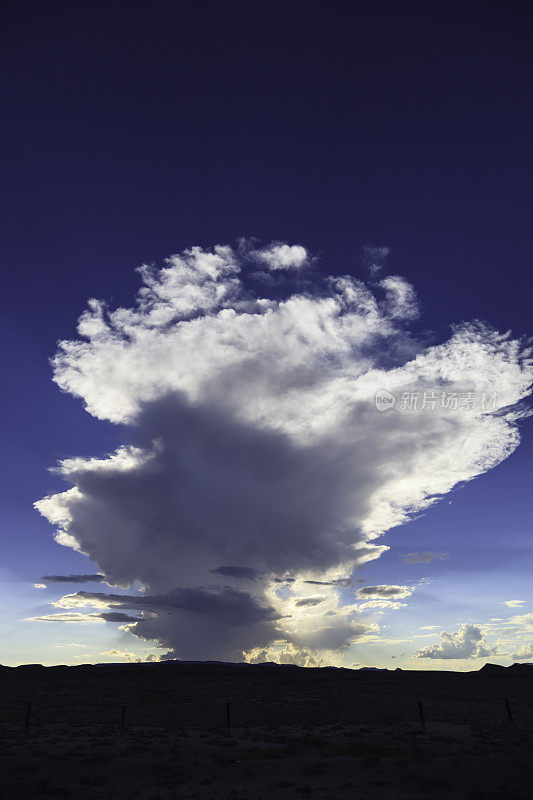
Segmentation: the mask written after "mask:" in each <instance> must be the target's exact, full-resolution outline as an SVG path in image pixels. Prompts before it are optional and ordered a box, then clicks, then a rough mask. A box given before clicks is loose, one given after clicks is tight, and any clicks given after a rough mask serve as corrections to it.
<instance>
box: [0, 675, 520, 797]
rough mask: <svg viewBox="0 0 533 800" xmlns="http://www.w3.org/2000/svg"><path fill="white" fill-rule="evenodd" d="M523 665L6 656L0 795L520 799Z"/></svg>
mask: <svg viewBox="0 0 533 800" xmlns="http://www.w3.org/2000/svg"><path fill="white" fill-rule="evenodd" d="M532 673H533V667H531V669H528V668H527V667H522V668H521V667H511V668H508V669H504V668H493V669H486V670H482V671H480V672H471V673H455V672H402V671H394V672H393V671H390V672H372V671H353V670H336V669H302V668H298V667H291V666H284V667H269V666H264V665H255V666H242V667H239V666H235V667H230V666H224V665H216V664H214V665H206V664H204V665H183V664H181V665H180V664H176V663H173V662H167V663H163V664H139V665H137V664H128V665H114V666H80V667H48V668H44V667H40V666H24V667H17V668H7V667H3V668H0V684H1V687H2V692H1V700H0V731H1V741H0V768H1V770H2V776H3V780H2V781H1V789H0V791H1V792H2V797H5V798H10V799H11V798H17V799H18V798H23V799H25V798H39V797H45V798H57V799H58V800H60V799H61V800H63V798H64V799H65V800H68V798H76V800H89V798H90V799H91V800H93V799H94V800H107V799H108V798H109V799H110V800H111V799H112V800H115V799H116V800H122V799H123V798H124V799H125V798H128V799H129V798H131V799H132V800H178V799H179V800H182V798H183V800H188V799H189V798H191V799H192V800H195V799H196V798H198V800H267V798H268V799H270V798H280V800H281V798H287V800H288V799H289V798H308V797H309V798H316V800H371V798H385V799H387V800H388V799H389V798H398V799H400V798H403V799H404V800H408V799H409V798H419V797H432V798H450V800H451V798H468V799H469V800H493V799H494V800H496V798H509V799H510V798H513V800H526V798H527V799H528V800H529V799H530V798H533V674H532ZM505 699H507V701H508V704H509V711H510V713H511V717H510V716H509V711H508V709H507V705H506V703H505ZM419 701H420V702H421V703H422V710H423V714H424V721H425V730H424V729H423V728H422V724H421V720H420V717H419V707H418V702H419ZM30 702H31V709H30V713H29V716H28V703H30ZM227 704H229V714H230V720H229V722H230V725H229V728H228V724H227V723H228V720H227V709H228V705H227Z"/></svg>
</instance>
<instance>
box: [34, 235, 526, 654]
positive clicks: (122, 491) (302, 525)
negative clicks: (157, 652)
mask: <svg viewBox="0 0 533 800" xmlns="http://www.w3.org/2000/svg"><path fill="white" fill-rule="evenodd" d="M295 247H296V248H298V247H300V246H299V245H296V246H295V245H293V246H292V247H289V246H288V245H282V244H280V243H275V244H274V245H272V246H271V247H269V248H263V249H262V250H258V249H253V248H251V246H248V249H247V246H246V245H245V244H241V245H240V247H239V248H237V249H236V250H234V249H232V248H230V247H227V246H219V247H216V248H215V249H214V250H213V252H205V251H203V250H202V249H201V248H198V247H197V248H192V249H191V250H188V251H185V252H184V253H183V254H181V255H174V256H172V257H171V258H170V259H168V260H167V262H166V264H165V266H164V267H163V269H162V270H159V271H158V270H156V269H154V268H148V267H143V268H142V269H141V271H140V272H141V276H142V278H143V281H144V287H143V288H142V289H141V291H140V293H139V296H138V298H137V302H136V304H135V305H134V306H133V307H132V308H119V309H116V310H114V311H113V310H110V309H108V308H107V307H106V305H105V304H104V303H103V302H100V301H97V300H91V301H90V303H89V309H88V310H87V311H86V312H85V313H84V314H83V315H82V317H81V318H80V321H79V326H78V333H79V338H78V339H76V340H73V341H64V342H61V344H60V348H59V352H58V353H57V355H56V357H55V359H54V380H55V381H56V383H57V384H58V385H59V386H60V387H61V388H62V389H63V390H64V391H67V392H69V393H70V394H72V395H74V396H76V397H80V398H82V399H83V401H84V403H85V405H86V408H87V410H88V411H89V412H90V413H91V414H93V415H94V416H95V417H97V418H99V419H102V420H109V421H111V422H113V423H121V424H123V425H125V428H123V429H122V431H123V435H124V437H125V442H124V444H123V445H122V446H121V447H119V448H118V449H117V451H116V452H115V453H113V454H111V455H110V456H108V457H107V458H92V459H85V458H72V459H67V460H65V461H63V462H62V463H61V464H60V465H59V468H58V472H59V474H60V475H61V476H63V478H64V479H65V480H66V481H67V482H68V483H70V484H71V486H72V488H70V489H68V490H67V491H65V492H63V493H60V494H56V495H54V496H51V497H47V498H44V499H43V500H41V501H40V502H39V503H37V508H38V509H39V510H40V512H41V513H42V514H43V515H44V516H45V517H46V518H47V519H48V520H50V522H51V523H53V524H54V525H56V527H57V534H56V538H57V541H58V542H60V543H61V544H63V545H66V546H69V547H73V548H74V549H77V550H79V551H80V552H82V553H85V554H87V555H88V556H89V557H90V558H91V560H92V561H93V562H95V563H96V564H97V565H98V568H99V570H101V574H102V575H103V576H104V579H105V581H106V582H107V583H108V584H111V585H114V586H120V587H123V588H127V587H129V586H131V584H132V583H133V582H134V581H139V582H140V583H141V584H142V586H144V587H145V590H144V592H145V594H146V595H147V596H151V597H154V596H158V597H162V598H163V597H166V598H167V601H166V605H165V604H164V603H163V602H162V603H161V606H160V607H159V608H158V609H157V610H155V611H153V612H150V613H152V616H148V611H147V609H146V608H142V609H140V607H136V608H139V612H138V613H140V614H141V615H142V617H141V620H140V621H136V619H137V618H135V617H128V615H127V614H126V615H125V614H123V613H122V612H121V611H118V610H115V611H112V610H111V611H108V612H104V613H102V614H100V615H97V616H98V617H99V618H100V619H102V618H105V619H109V620H115V621H119V622H120V621H121V620H122V621H123V622H128V623H130V622H131V626H130V630H131V631H132V632H133V633H135V634H136V635H139V636H143V637H145V638H153V639H156V640H157V641H160V642H162V643H163V644H165V645H166V646H168V647H169V648H171V649H173V650H174V652H175V653H176V654H177V655H178V656H179V657H186V658H187V657H198V653H200V652H204V651H205V652H208V650H209V647H211V651H210V652H208V655H207V656H206V657H220V653H221V652H222V650H223V651H224V654H225V657H226V658H234V659H238V658H239V657H240V654H241V653H242V651H243V650H246V651H248V650H250V649H252V648H254V647H260V648H264V647H266V646H270V644H271V643H272V642H273V641H278V640H284V641H285V642H286V643H290V644H291V645H293V646H295V647H299V648H304V649H305V648H311V649H313V648H320V647H323V648H327V647H333V644H332V643H333V642H334V643H335V647H338V648H342V647H348V646H350V643H352V642H353V641H355V640H357V641H361V640H362V637H364V636H365V635H366V634H365V629H364V623H362V622H361V621H360V620H358V621H357V622H354V619H353V617H354V616H357V615H358V613H359V611H360V609H359V608H357V607H355V606H354V607H353V608H352V609H351V612H350V613H351V615H352V618H351V619H350V618H349V616H347V615H346V614H339V613H338V611H339V608H340V607H342V604H341V600H340V598H341V592H342V589H343V584H345V583H346V581H347V579H348V578H349V577H350V574H351V571H352V570H353V568H354V567H355V566H356V565H359V564H362V563H364V562H365V561H369V560H371V559H375V558H377V557H378V556H379V555H380V553H381V552H383V551H384V550H386V549H387V547H386V545H383V544H381V545H380V544H377V543H376V541H375V539H376V538H377V537H378V536H381V535H382V534H383V533H384V532H385V531H387V530H389V529H390V528H393V527H394V526H396V525H400V524H402V523H403V522H405V521H407V520H409V519H410V518H411V517H412V515H413V514H416V513H419V512H421V511H422V510H424V509H426V508H428V507H429V506H430V505H431V504H432V503H434V502H435V501H436V499H438V498H439V497H440V496H442V495H443V494H445V493H446V492H448V491H450V489H451V488H452V487H453V486H455V485H456V484H457V483H460V482H463V481H466V480H470V479H472V478H474V477H475V476H477V475H480V474H481V473H483V472H485V471H486V470H488V469H490V468H491V467H493V466H495V465H496V464H498V463H500V462H501V461H502V460H503V459H504V458H506V457H507V456H508V455H509V454H510V453H511V452H512V451H513V450H514V449H515V448H516V446H517V445H518V443H519V434H518V430H517V425H516V422H517V418H518V417H519V413H518V412H517V410H516V408H515V409H514V410H513V408H512V407H513V406H514V405H515V404H516V403H518V401H520V400H521V399H522V398H523V397H525V396H526V395H527V393H528V386H529V384H530V382H531V380H532V378H533V371H532V368H531V363H530V361H529V360H528V358H527V354H526V353H524V352H523V351H522V349H521V346H520V343H519V342H518V341H514V340H512V339H511V338H510V336H509V335H507V334H505V335H500V334H498V333H496V332H494V331H493V330H491V329H490V328H488V327H486V326H484V325H480V324H477V323H476V324H472V325H463V326H461V327H458V328H456V329H455V330H454V332H453V335H452V336H451V338H450V339H449V340H448V341H447V342H444V343H443V344H439V345H435V346H431V347H427V346H425V345H423V344H420V343H418V342H417V341H416V339H414V338H413V337H412V336H411V335H410V334H409V333H408V332H407V331H406V324H407V322H408V321H409V319H411V318H412V317H413V316H414V314H415V313H416V303H415V297H414V291H413V289H412V287H410V286H409V284H407V283H406V282H405V281H404V280H403V279H401V278H398V277H396V276H392V277H390V276H389V277H388V278H384V279H383V280H382V281H381V282H380V284H379V285H378V286H377V287H376V295H374V294H373V293H372V292H371V291H370V289H369V288H368V287H367V286H365V285H364V284H363V283H361V282H360V281H357V280H355V279H354V278H352V277H350V276H344V277H341V278H338V277H337V278H334V279H329V278H328V279H319V278H317V277H316V275H315V274H314V273H313V274H312V275H309V274H306V273H307V270H306V263H307V261H308V260H309V259H308V257H307V253H306V251H303V248H302V251H303V252H305V258H304V255H303V253H302V252H301V251H300V250H298V249H297V250H295V249H294V248H295ZM280 248H281V249H280ZM284 248H288V250H286V249H284ZM258 253H262V254H263V255H262V256H260V257H259V258H260V261H261V259H262V261H263V263H265V264H267V265H268V264H269V263H270V266H272V265H274V269H275V270H276V269H279V263H281V262H280V259H281V261H283V260H284V259H285V262H286V263H285V264H284V266H285V267H288V266H292V267H296V266H297V267H298V269H296V270H294V269H293V270H291V276H290V290H287V291H286V293H285V294H284V295H283V296H282V297H280V296H279V295H280V291H281V290H280V286H281V285H282V284H279V285H278V284H276V288H275V291H274V290H272V296H269V295H268V292H266V290H265V294H264V296H262V297H257V296H255V295H254V294H253V292H252V290H251V288H250V286H251V285H252V284H253V274H255V273H254V270H257V264H258V255H257V254H258ZM265 254H267V256H265ZM265 258H266V261H265ZM276 259H277V260H276ZM291 259H292V261H291ZM289 262H291V263H289ZM276 264H278V267H276V266H275V265H276ZM281 277H283V276H281ZM284 280H285V281H286V282H287V286H286V287H285V288H287V287H288V285H289V277H288V276H286V277H285V278H284ZM299 281H300V283H299ZM265 285H266V287H267V288H268V286H269V284H268V283H267V284H265ZM443 387H445V388H446V390H447V391H454V392H458V393H460V392H463V391H464V392H467V391H471V392H474V391H475V392H478V393H480V394H481V393H483V392H489V391H490V392H491V393H495V394H496V397H497V402H496V408H495V413H483V412H481V411H480V410H479V409H475V408H474V409H472V408H464V409H463V408H459V409H457V410H454V409H451V408H447V407H443V408H441V407H440V405H438V406H437V407H436V408H434V409H430V408H427V409H425V410H423V411H419V412H416V413H409V412H406V413H402V412H401V411H399V410H398V409H395V410H392V411H388V412H386V413H380V412H378V411H377V410H376V407H375V394H376V391H377V390H381V389H383V390H386V391H389V392H393V393H397V394H399V393H401V392H403V391H412V390H414V389H415V388H416V390H417V391H424V390H426V389H427V390H428V391H429V390H431V391H433V390H438V389H439V388H443ZM228 569H229V572H228ZM221 570H222V571H221ZM96 574H97V575H98V576H99V575H100V573H96ZM246 575H248V576H252V577H253V579H250V580H248V579H247V578H246V577H245V576H246ZM56 577H61V576H56ZM66 577H69V576H66ZM72 577H75V576H72ZM78 577H79V576H78ZM280 577H282V578H283V577H284V578H285V579H286V583H285V585H286V586H290V587H291V590H292V595H291V596H290V597H289V596H280V595H276V594H275V592H274V590H275V589H277V588H279V587H280V586H281V584H278V583H277V582H276V580H277V579H279V578H280ZM247 580H248V582H246V581H247ZM305 581H315V583H314V584H309V585H306V584H305ZM320 581H322V582H323V584H322V585H321V584H320V583H318V582H320ZM336 582H337V583H336ZM327 583H329V584H330V585H329V586H327V585H326V584H327ZM238 586H240V587H243V588H242V589H240V590H239V594H238V596H237V595H234V596H232V597H230V595H229V594H228V593H227V590H228V587H229V590H231V591H235V592H236V591H237V590H236V587H238ZM176 587H179V589H177V588H176ZM317 587H318V588H320V587H322V589H323V591H324V595H321V594H320V593H319V592H318V589H317ZM366 588H367V589H368V588H370V589H372V588H374V589H376V588H377V589H379V588H380V587H366ZM392 588H393V589H394V587H392ZM396 588H398V589H399V590H400V594H394V593H393V594H380V593H379V592H378V593H377V594H374V595H372V594H370V593H369V592H365V593H363V594H358V598H359V599H362V598H368V602H372V601H378V600H389V601H392V602H395V603H396V602H397V601H398V600H399V599H401V598H405V597H407V596H409V594H411V591H412V589H410V588H409V587H396ZM176 591H190V592H194V591H196V592H198V593H199V594H198V595H197V597H198V598H199V597H200V595H202V593H203V595H202V597H203V600H202V602H204V601H205V604H206V606H205V607H206V609H208V610H205V611H204V612H200V611H198V609H197V608H196V607H195V608H192V607H187V608H184V607H181V606H180V607H179V608H177V607H176V606H175V602H174V601H175V599H176V594H175V593H176ZM87 594H88V593H78V594H77V595H76V598H77V599H73V596H72V595H71V596H67V597H69V598H70V599H68V600H62V601H61V602H60V603H58V607H60V608H74V607H77V606H78V604H79V603H80V598H81V599H83V598H85V599H87ZM96 594H97V593H96ZM96 594H95V593H92V597H93V599H94V600H95V601H97V602H96V603H95V605H94V606H93V607H95V608H105V607H106V605H105V604H106V602H107V601H106V600H105V595H101V596H99V597H98V598H97V596H96ZM208 595H209V596H211V595H213V596H219V595H221V596H223V600H224V603H223V606H224V608H226V607H229V606H231V607H232V608H233V613H234V615H235V617H234V621H233V623H232V624H231V625H230V624H229V622H228V624H227V626H226V627H225V628H224V636H223V635H222V633H221V629H220V625H219V622H218V621H217V618H216V615H214V612H213V608H212V606H211V605H209V598H208V597H207V596H208ZM311 596H321V597H322V596H324V597H326V598H329V599H328V600H327V602H326V601H324V602H321V603H319V604H316V606H315V607H314V608H313V606H310V605H305V604H304V605H303V606H297V605H296V603H297V602H298V601H299V600H307V599H308V598H309V597H311ZM124 602H125V601H124V599H122V600H121V603H122V606H123V607H124ZM69 603H70V605H68V604H69ZM224 604H225V605H224ZM232 604H233V605H232ZM114 607H115V609H116V608H118V606H114ZM392 607H393V606H389V608H392ZM269 608H272V609H274V612H275V613H274V615H271V613H270V611H269V610H268V609H269ZM169 609H170V610H169ZM254 609H255V611H254V613H253V614H252V618H253V622H251V617H250V614H251V612H252V610H254ZM330 612H331V613H330ZM254 614H255V616H254ZM289 615H290V616H289ZM328 615H329V618H328ZM124 617H126V618H127V619H124ZM360 625H363V628H361V627H358V626H360ZM210 642H211V644H210Z"/></svg>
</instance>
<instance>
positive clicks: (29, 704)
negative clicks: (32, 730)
mask: <svg viewBox="0 0 533 800" xmlns="http://www.w3.org/2000/svg"><path fill="white" fill-rule="evenodd" d="M30 717H31V700H30V701H29V703H28V708H27V709H26V722H25V725H24V735H25V736H27V735H28V730H29V727H30Z"/></svg>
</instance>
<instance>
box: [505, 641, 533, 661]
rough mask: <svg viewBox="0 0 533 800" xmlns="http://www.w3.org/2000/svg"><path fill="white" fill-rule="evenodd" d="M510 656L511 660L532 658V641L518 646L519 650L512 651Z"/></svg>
mask: <svg viewBox="0 0 533 800" xmlns="http://www.w3.org/2000/svg"><path fill="white" fill-rule="evenodd" d="M510 658H512V659H513V661H526V660H529V659H533V642H529V644H525V645H524V646H523V647H521V648H520V650H518V652H516V653H513V654H512V655H511V656H510Z"/></svg>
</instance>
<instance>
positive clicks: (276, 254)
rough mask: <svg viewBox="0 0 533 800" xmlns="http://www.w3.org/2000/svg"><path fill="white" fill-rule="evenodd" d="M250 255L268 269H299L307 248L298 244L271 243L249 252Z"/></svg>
mask: <svg viewBox="0 0 533 800" xmlns="http://www.w3.org/2000/svg"><path fill="white" fill-rule="evenodd" d="M251 255H252V257H253V258H254V259H255V260H256V261H259V262H261V263H263V264H266V266H267V267H268V269H270V270H279V269H300V268H301V267H303V266H304V265H305V264H306V262H307V260H308V255H307V250H306V249H305V247H302V246H301V245H299V244H293V245H288V244H282V243H281V242H280V243H279V244H272V245H270V247H267V248H265V249H264V250H255V251H252V252H251Z"/></svg>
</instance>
